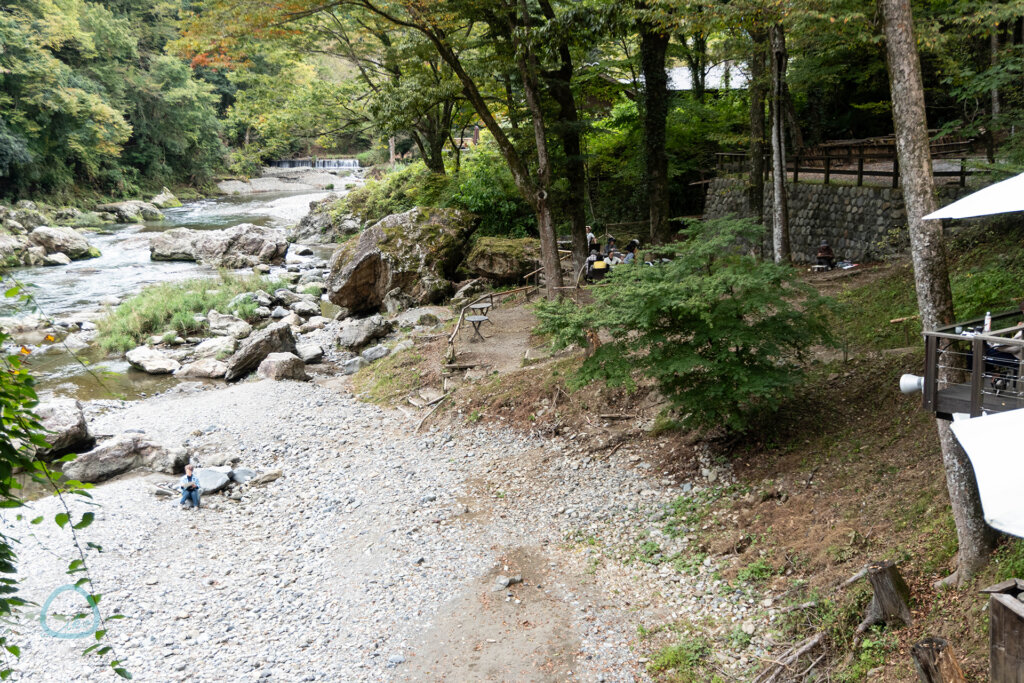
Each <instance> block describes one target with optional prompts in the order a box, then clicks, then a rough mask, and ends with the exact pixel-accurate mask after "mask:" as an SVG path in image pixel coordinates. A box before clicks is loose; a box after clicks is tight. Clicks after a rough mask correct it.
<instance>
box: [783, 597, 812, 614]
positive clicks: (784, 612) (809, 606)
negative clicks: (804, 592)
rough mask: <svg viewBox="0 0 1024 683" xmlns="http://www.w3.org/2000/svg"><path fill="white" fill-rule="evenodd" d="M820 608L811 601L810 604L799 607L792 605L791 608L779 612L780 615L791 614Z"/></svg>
mask: <svg viewBox="0 0 1024 683" xmlns="http://www.w3.org/2000/svg"><path fill="white" fill-rule="evenodd" d="M817 606H818V603H816V602H815V601H813V600H811V601H810V602H804V603H801V604H799V605H790V606H789V607H783V608H782V609H780V610H779V614H789V613H790V612H796V611H797V610H803V609H813V608H815V607H817Z"/></svg>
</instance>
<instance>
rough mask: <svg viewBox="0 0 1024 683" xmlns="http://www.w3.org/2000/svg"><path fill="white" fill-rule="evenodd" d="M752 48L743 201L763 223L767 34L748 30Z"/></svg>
mask: <svg viewBox="0 0 1024 683" xmlns="http://www.w3.org/2000/svg"><path fill="white" fill-rule="evenodd" d="M750 37H751V39H752V40H753V41H754V49H753V52H752V53H751V57H750V90H749V93H750V174H749V176H748V179H747V198H748V199H747V201H748V202H750V210H751V212H753V214H754V216H756V217H757V222H758V223H763V222H764V101H765V97H767V95H768V86H767V84H766V83H765V52H766V51H767V46H768V36H767V35H766V34H765V33H764V32H763V31H751V32H750Z"/></svg>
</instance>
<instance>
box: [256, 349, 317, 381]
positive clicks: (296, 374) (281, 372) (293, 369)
mask: <svg viewBox="0 0 1024 683" xmlns="http://www.w3.org/2000/svg"><path fill="white" fill-rule="evenodd" d="M256 374H257V375H259V376H260V377H262V378H264V379H272V380H276V381H280V380H285V379H291V380H297V381H299V382H305V381H306V380H308V379H309V376H308V375H307V374H306V364H305V363H303V362H302V359H301V358H299V357H298V356H296V355H295V354H293V353H272V354H270V355H268V356H267V357H266V358H264V359H263V362H262V363H260V366H259V368H257V369H256Z"/></svg>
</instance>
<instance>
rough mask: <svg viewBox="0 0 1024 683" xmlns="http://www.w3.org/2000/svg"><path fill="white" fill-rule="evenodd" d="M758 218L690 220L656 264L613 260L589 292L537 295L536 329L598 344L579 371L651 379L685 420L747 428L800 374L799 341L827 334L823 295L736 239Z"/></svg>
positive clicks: (590, 377) (749, 238)
mask: <svg viewBox="0 0 1024 683" xmlns="http://www.w3.org/2000/svg"><path fill="white" fill-rule="evenodd" d="M762 230H763V228H761V227H760V226H756V225H754V224H752V223H749V222H745V221H730V220H720V221H709V222H706V223H698V222H693V223H691V224H690V227H689V230H688V231H687V239H686V240H685V241H684V242H682V243H680V244H678V245H673V246H672V247H669V248H666V249H665V250H664V251H665V252H666V253H669V254H671V256H672V257H673V258H672V260H671V261H670V262H668V263H664V264H661V265H659V266H653V267H652V266H645V265H642V264H634V265H632V266H619V267H618V268H616V269H614V270H613V271H612V272H611V273H610V275H609V276H607V277H606V279H605V283H606V284H607V286H606V287H602V288H597V289H595V290H593V291H594V299H595V303H593V304H591V305H588V306H584V307H581V308H577V307H576V306H575V305H574V304H573V303H571V302H568V301H564V300H563V301H550V302H541V303H540V304H538V306H537V317H538V319H539V320H540V326H539V329H538V332H541V333H544V334H548V335H550V336H551V337H552V339H553V341H554V343H555V345H556V346H562V347H564V346H567V345H568V344H571V343H577V344H580V345H584V344H585V343H586V334H587V331H588V330H602V331H604V332H607V333H609V334H610V335H611V337H612V341H611V342H610V343H607V344H603V345H601V346H600V347H598V349H597V351H596V352H595V353H594V355H593V356H591V357H590V358H588V359H587V360H586V361H585V362H584V364H583V366H582V367H581V369H580V371H579V374H578V376H577V381H578V382H579V383H581V384H586V383H589V382H592V381H594V380H602V381H604V382H606V383H607V384H608V385H610V386H614V387H626V388H629V389H632V388H634V387H635V386H636V382H637V379H638V377H637V375H641V376H645V377H648V378H651V379H653V380H655V381H656V382H657V384H658V386H659V389H660V390H661V392H662V393H663V394H664V395H665V396H666V397H668V398H669V399H670V400H671V402H672V404H673V405H674V407H675V408H676V409H677V410H678V412H679V413H680V422H681V423H682V424H683V425H685V426H686V427H690V428H713V427H725V428H727V429H730V430H737V431H739V430H743V429H745V428H746V427H747V426H748V425H749V424H750V421H751V419H752V418H753V417H754V416H755V415H757V414H759V413H763V412H766V411H767V412H770V411H772V410H773V409H774V408H776V407H777V406H778V405H779V401H780V400H781V399H782V398H784V397H785V396H787V395H789V394H790V392H791V390H792V389H793V387H794V386H795V385H796V384H797V383H798V382H799V381H800V378H801V377H802V375H803V361H804V354H805V352H806V350H807V349H808V348H809V347H810V346H811V345H813V344H818V343H822V342H826V341H828V340H829V335H828V331H827V329H826V322H825V315H824V312H825V305H826V301H825V300H824V299H822V298H821V297H819V296H818V295H817V294H816V292H814V290H813V289H811V288H810V287H808V286H806V285H804V284H802V283H801V282H800V281H799V280H798V279H797V277H796V274H795V272H794V271H793V269H792V268H790V267H787V266H780V265H776V264H774V263H770V262H766V261H761V260H758V259H757V258H755V257H754V256H751V255H749V254H748V253H747V251H746V249H744V247H743V245H744V244H750V243H752V242H754V241H756V240H757V239H759V238H760V234H761V231H762Z"/></svg>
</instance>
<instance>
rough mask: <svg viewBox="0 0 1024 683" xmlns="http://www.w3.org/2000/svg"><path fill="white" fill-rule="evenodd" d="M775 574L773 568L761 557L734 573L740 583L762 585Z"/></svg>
mask: <svg viewBox="0 0 1024 683" xmlns="http://www.w3.org/2000/svg"><path fill="white" fill-rule="evenodd" d="M774 574H775V568H774V567H773V566H772V565H771V563H770V562H769V561H768V560H766V559H765V558H763V557H759V558H757V559H756V560H754V561H753V562H751V563H750V564H748V565H747V566H745V567H743V568H741V569H740V570H739V571H738V572H737V573H736V578H737V579H738V580H740V581H749V582H750V583H763V582H765V581H767V580H768V579H770V578H771V577H772V576H773V575H774Z"/></svg>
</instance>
